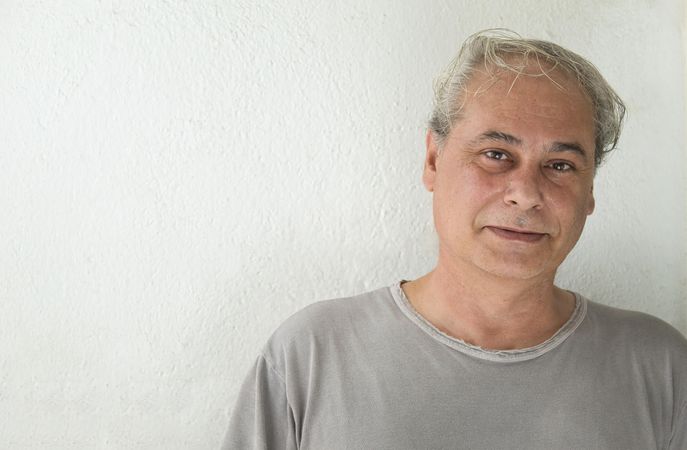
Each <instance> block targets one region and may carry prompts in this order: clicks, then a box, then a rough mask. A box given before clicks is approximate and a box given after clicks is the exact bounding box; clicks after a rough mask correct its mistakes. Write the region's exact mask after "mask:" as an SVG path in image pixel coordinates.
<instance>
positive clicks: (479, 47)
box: [429, 29, 625, 167]
mask: <svg viewBox="0 0 687 450" xmlns="http://www.w3.org/2000/svg"><path fill="white" fill-rule="evenodd" d="M514 57H515V58H514ZM530 57H532V58H534V60H535V61H536V64H538V65H539V67H540V68H541V74H535V75H534V76H546V77H547V78H549V79H550V80H551V81H552V82H553V83H555V84H558V83H556V82H555V81H554V80H553V79H552V78H551V77H549V75H548V72H550V71H551V70H554V69H556V68H560V69H562V70H563V71H564V72H565V73H567V74H568V75H571V76H572V77H574V78H575V79H576V80H577V82H578V83H579V85H580V88H581V89H582V90H583V92H585V93H586V94H587V96H588V97H589V99H590V100H591V102H592V106H593V109H594V122H595V124H596V130H595V139H596V142H595V149H594V163H595V166H596V167H598V166H599V165H600V164H601V163H602V161H603V160H604V157H605V156H606V154H608V153H609V152H610V151H611V150H613V149H614V148H615V147H616V145H617V144H618V139H619V138H620V130H621V128H622V124H623V119H624V117H625V105H624V104H623V101H622V100H621V99H620V97H619V96H618V94H616V93H615V91H614V90H613V88H611V86H610V85H609V84H608V82H607V81H606V80H605V79H604V78H603V76H602V75H601V74H600V73H599V70H598V69H597V68H596V67H594V65H593V64H592V63H590V62H589V61H587V60H586V59H584V58H583V57H581V56H580V55H578V54H576V53H574V52H571V51H570V50H567V49H565V48H563V47H561V46H560V45H556V44H554V43H552V42H547V41H540V40H535V39H523V38H522V37H520V35H518V34H517V33H515V32H513V31H510V30H504V29H492V30H484V31H480V32H479V33H476V34H473V35H472V36H470V37H469V38H468V39H467V40H466V41H465V42H464V43H463V45H462V47H461V48H460V51H459V52H458V56H456V57H455V58H454V59H453V61H451V63H450V64H449V66H448V68H447V69H446V70H445V71H444V72H443V73H442V74H441V75H439V77H438V78H437V79H436V81H435V84H434V110H433V111H432V117H431V119H430V121H429V128H430V130H431V131H432V132H433V133H434V136H435V139H437V141H438V143H439V144H440V146H442V145H443V143H444V141H445V139H446V137H447V136H448V134H449V133H450V131H451V128H452V127H453V124H454V123H455V121H456V120H457V119H458V118H459V117H460V113H461V110H462V108H463V105H464V104H465V94H466V87H467V84H468V82H469V81H470V79H471V77H472V76H473V75H474V73H475V71H476V70H477V68H478V66H479V65H482V66H483V67H484V68H485V69H486V70H487V71H490V70H493V69H497V70H507V71H511V72H515V73H516V74H517V75H529V76H532V75H531V74H525V69H526V68H527V67H528V61H529V58H530ZM541 61H545V62H547V63H548V64H551V65H552V66H553V67H552V68H551V69H549V70H544V69H543V68H542V65H541ZM461 97H462V100H461Z"/></svg>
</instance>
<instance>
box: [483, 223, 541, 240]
mask: <svg viewBox="0 0 687 450" xmlns="http://www.w3.org/2000/svg"><path fill="white" fill-rule="evenodd" d="M485 228H487V229H488V230H489V231H491V232H492V233H494V234H495V235H497V236H499V237H501V238H504V239H508V240H510V241H519V242H531V243H534V242H539V241H540V240H542V239H543V238H544V237H545V236H546V235H547V233H538V232H536V231H529V230H519V229H516V228H507V227H494V226H486V227H485Z"/></svg>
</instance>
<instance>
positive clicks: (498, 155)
mask: <svg viewBox="0 0 687 450" xmlns="http://www.w3.org/2000/svg"><path fill="white" fill-rule="evenodd" d="M484 156H486V157H487V158H489V159H493V160H496V161H506V160H508V159H510V158H509V157H508V155H507V154H506V153H504V152H502V151H499V150H487V151H486V152H484Z"/></svg>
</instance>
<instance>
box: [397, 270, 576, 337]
mask: <svg viewBox="0 0 687 450" xmlns="http://www.w3.org/2000/svg"><path fill="white" fill-rule="evenodd" d="M458 269H459V270H458ZM554 275H555V274H550V275H549V276H543V277H540V278H538V279H532V280H516V279H504V278H502V277H498V276H494V275H493V274H489V273H485V272H483V271H481V270H480V269H476V268H474V267H461V268H455V269H454V270H452V268H451V267H447V265H442V264H439V265H438V266H437V267H436V268H435V269H434V270H433V271H432V272H430V273H428V274H427V275H425V276H423V277H421V278H419V279H417V280H415V281H411V282H408V283H405V284H403V290H404V292H405V294H406V296H407V297H408V300H409V301H410V303H411V304H412V305H413V307H414V308H415V309H416V310H417V312H418V313H419V314H420V315H422V316H423V317H424V318H425V319H427V320H428V321H429V322H430V323H431V324H432V325H434V326H435V327H436V328H438V329H439V330H441V331H442V332H444V333H446V334H448V335H450V336H453V337H455V338H458V339H461V340H463V341H465V342H467V343H469V344H472V345H477V346H479V347H482V348H485V349H494V350H509V349H517V348H527V347H532V346H534V345H537V344H540V343H542V342H544V341H545V340H547V339H548V338H550V337H551V336H552V335H553V334H555V333H556V331H558V329H560V327H561V326H563V324H564V323H565V322H566V321H567V320H568V319H569V318H570V316H571V314H572V312H573V310H574V307H575V299H574V296H573V295H572V294H570V293H568V292H565V291H563V290H561V289H559V288H557V287H555V286H554V284H553V278H554Z"/></svg>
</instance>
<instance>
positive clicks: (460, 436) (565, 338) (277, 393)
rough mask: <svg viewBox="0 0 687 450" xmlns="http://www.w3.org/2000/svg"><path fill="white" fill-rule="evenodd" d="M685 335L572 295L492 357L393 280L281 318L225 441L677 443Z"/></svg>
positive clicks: (681, 432) (684, 423) (682, 412)
mask: <svg viewBox="0 0 687 450" xmlns="http://www.w3.org/2000/svg"><path fill="white" fill-rule="evenodd" d="M686 408H687V340H685V338H684V337H683V336H682V335H681V334H680V333H679V332H677V331H676V330H675V329H674V328H672V327H671V326H670V325H668V324H666V323H665V322H663V321H661V320H660V319H657V318H655V317H652V316H649V315H646V314H642V313H638V312H631V311H625V310H621V309H616V308H611V307H608V306H604V305H601V304H598V303H594V302H591V301H589V300H586V299H585V298H583V297H581V296H580V295H576V307H575V311H574V312H573V314H572V316H571V317H570V319H569V320H568V322H567V323H566V324H565V325H564V326H563V327H562V328H561V329H560V330H559V331H558V332H557V333H556V334H555V335H554V336H552V337H551V338H550V339H549V340H547V341H546V342H544V343H542V344H540V345H537V346H535V347H531V348H527V349H520V350H509V351H489V350H484V349H481V348H479V347H475V346H471V345H468V344H466V343H465V342H463V341H460V340H457V339H454V338H452V337H450V336H447V335H445V334H443V333H442V332H440V331H439V330H437V329H436V328H435V327H433V326H432V325H431V324H430V323H429V322H427V321H426V320H425V319H424V318H423V317H422V316H420V315H419V314H417V313H416V312H415V310H414V309H413V307H412V306H411V304H410V303H409V302H408V299H407V298H406V297H405V295H404V293H403V291H402V289H401V288H400V284H395V285H393V286H390V287H387V288H382V289H378V290H376V291H373V292H369V293H366V294H362V295H359V296H356V297H352V298H346V299H337V300H328V301H324V302H319V303H316V304H313V305H311V306H309V307H306V308H305V309H303V310H302V311H300V312H298V313H296V314H295V315H293V316H292V317H291V318H289V319H288V320H287V321H286V322H285V323H284V324H283V325H282V326H280V327H279V328H278V329H277V331H276V332H275V333H274V335H273V336H272V337H271V338H270V340H269V341H268V343H267V345H266V346H265V348H264V349H263V351H262V353H261V354H260V356H259V357H258V359H257V361H256V363H255V366H254V367H253V369H252V370H251V371H250V373H249V374H248V377H247V378H246V380H245V382H244V384H243V386H242V387H241V390H240V392H239V396H238V400H237V402H236V405H235V407H234V410H233V414H232V416H231V420H230V424H229V431H228V433H227V436H226V439H225V442H224V446H223V448H225V449H241V450H243V449H270V450H272V449H303V450H305V449H316V450H337V449H356V450H357V449H375V450H382V449H389V450H392V449H393V450H400V449H470V450H478V449H490V450H493V449H527V450H536V449H546V450H551V449H585V450H591V449H622V450H631V449H641V450H648V449H671V450H677V449H680V450H686V449H687V410H686Z"/></svg>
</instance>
